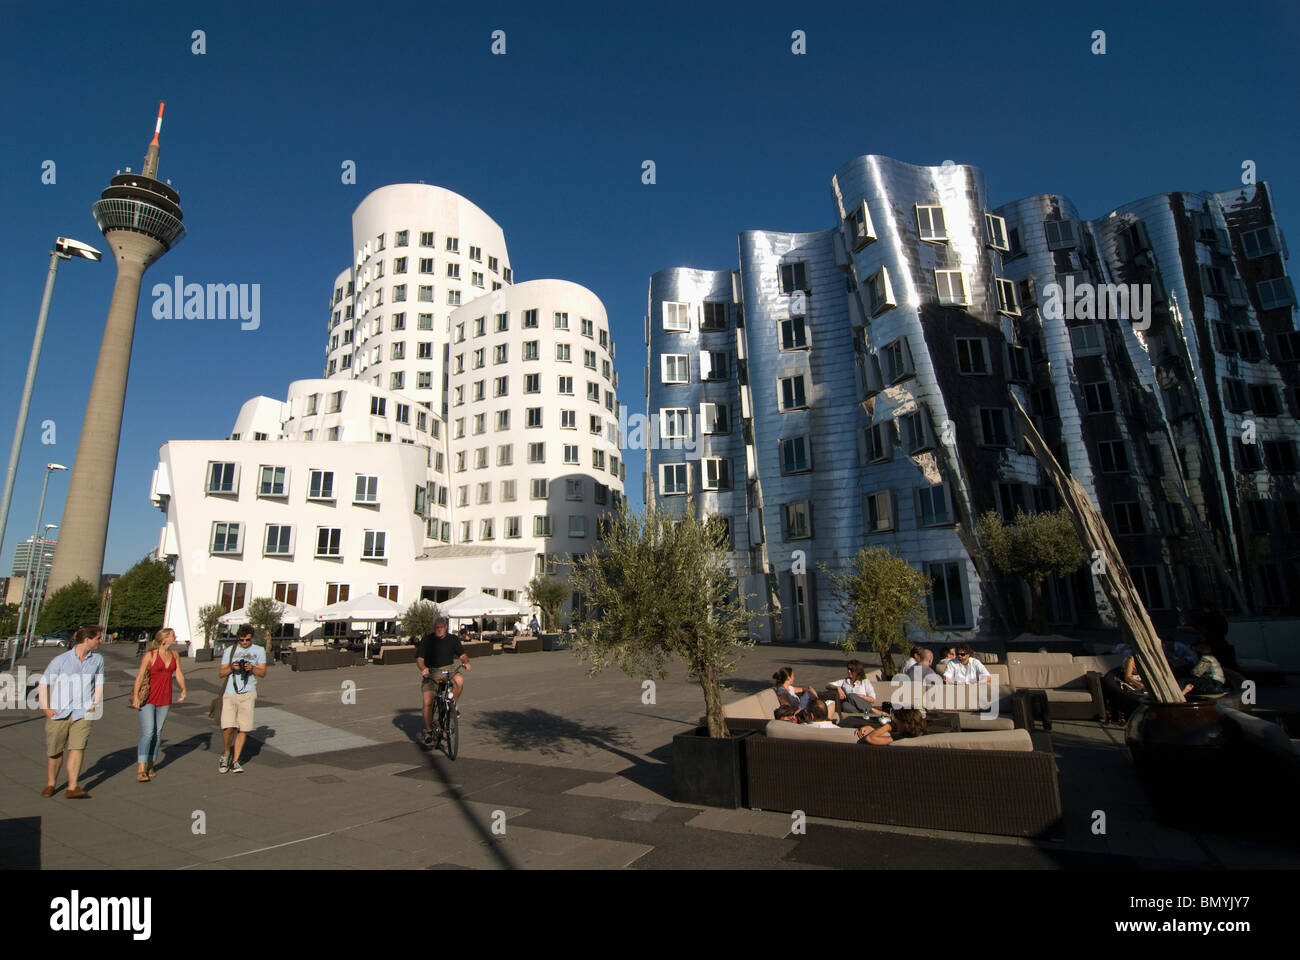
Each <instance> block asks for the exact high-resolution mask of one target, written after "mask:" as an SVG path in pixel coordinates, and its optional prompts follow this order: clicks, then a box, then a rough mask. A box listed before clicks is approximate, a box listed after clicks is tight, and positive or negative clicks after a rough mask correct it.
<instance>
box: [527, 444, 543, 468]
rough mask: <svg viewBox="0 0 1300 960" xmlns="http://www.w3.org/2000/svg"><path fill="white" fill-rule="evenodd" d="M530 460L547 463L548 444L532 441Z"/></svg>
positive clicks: (529, 448)
mask: <svg viewBox="0 0 1300 960" xmlns="http://www.w3.org/2000/svg"><path fill="white" fill-rule="evenodd" d="M528 462H529V463H545V462H546V444H545V443H530V444H529V445H528Z"/></svg>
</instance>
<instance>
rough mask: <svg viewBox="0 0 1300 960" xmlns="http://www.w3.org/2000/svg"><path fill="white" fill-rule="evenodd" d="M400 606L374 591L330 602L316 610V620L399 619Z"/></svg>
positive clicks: (400, 615)
mask: <svg viewBox="0 0 1300 960" xmlns="http://www.w3.org/2000/svg"><path fill="white" fill-rule="evenodd" d="M402 609H403V608H402V607H400V606H398V605H397V604H396V603H394V602H393V601H392V600H385V599H384V598H383V597H381V596H379V595H378V594H375V593H364V594H362V595H361V596H359V597H354V598H353V599H351V600H344V601H342V602H341V603H331V604H330V605H329V606H327V607H322V608H321V609H320V610H318V611H317V612H316V615H315V616H316V619H317V620H372V621H373V620H400V619H401V617H402Z"/></svg>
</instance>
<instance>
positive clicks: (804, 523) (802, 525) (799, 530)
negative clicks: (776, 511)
mask: <svg viewBox="0 0 1300 960" xmlns="http://www.w3.org/2000/svg"><path fill="white" fill-rule="evenodd" d="M781 514H782V520H783V521H784V524H785V539H787V540H807V539H808V538H809V537H811V536H812V505H811V504H809V502H808V501H807V500H797V501H795V502H794V503H787V504H785V505H784V506H783V507H782V508H781Z"/></svg>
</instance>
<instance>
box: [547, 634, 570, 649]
mask: <svg viewBox="0 0 1300 960" xmlns="http://www.w3.org/2000/svg"><path fill="white" fill-rule="evenodd" d="M541 639H542V649H543V650H567V649H569V635H568V634H567V633H543V634H542V635H541Z"/></svg>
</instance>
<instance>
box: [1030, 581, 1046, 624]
mask: <svg viewBox="0 0 1300 960" xmlns="http://www.w3.org/2000/svg"><path fill="white" fill-rule="evenodd" d="M1029 589H1030V591H1031V592H1032V593H1033V597H1034V599H1033V606H1032V607H1031V608H1030V613H1029V629H1030V630H1032V631H1033V632H1034V633H1036V634H1038V635H1039V636H1043V635H1044V634H1046V633H1047V631H1048V627H1047V610H1046V609H1045V607H1044V604H1043V581H1042V580H1035V581H1033V582H1032V583H1031V584H1030V585H1029Z"/></svg>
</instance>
